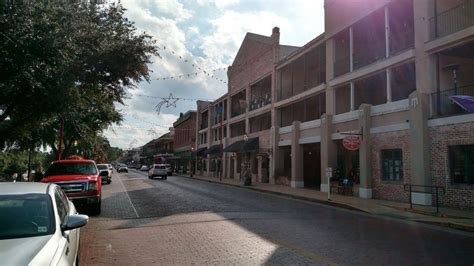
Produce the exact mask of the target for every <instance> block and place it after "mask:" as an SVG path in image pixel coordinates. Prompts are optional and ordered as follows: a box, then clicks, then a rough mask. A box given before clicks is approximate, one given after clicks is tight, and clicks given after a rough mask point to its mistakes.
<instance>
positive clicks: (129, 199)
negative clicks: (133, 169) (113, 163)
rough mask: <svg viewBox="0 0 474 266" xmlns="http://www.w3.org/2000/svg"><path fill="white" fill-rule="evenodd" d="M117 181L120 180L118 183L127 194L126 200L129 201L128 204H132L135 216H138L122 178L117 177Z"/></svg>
mask: <svg viewBox="0 0 474 266" xmlns="http://www.w3.org/2000/svg"><path fill="white" fill-rule="evenodd" d="M119 181H120V184H121V185H122V188H123V191H124V192H125V194H126V195H127V198H128V201H130V205H132V208H133V211H134V212H135V215H136V216H137V218H139V217H140V216H139V215H138V212H137V209H135V206H134V205H133V203H132V199H131V198H130V195H128V191H127V189H126V188H125V186H124V185H123V182H122V178H120V177H119Z"/></svg>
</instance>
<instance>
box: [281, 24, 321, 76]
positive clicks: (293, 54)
mask: <svg viewBox="0 0 474 266" xmlns="http://www.w3.org/2000/svg"><path fill="white" fill-rule="evenodd" d="M325 37H326V35H325V33H324V32H323V33H321V34H320V35H318V36H317V37H316V38H314V39H312V40H311V41H309V42H307V43H306V44H305V45H303V46H301V47H299V48H298V46H294V47H296V48H298V49H297V50H295V51H293V52H291V53H290V54H289V55H287V56H285V57H283V58H282V59H280V60H279V61H278V62H277V64H276V67H277V68H278V67H280V66H281V65H282V64H284V63H286V62H288V61H290V60H291V59H293V58H296V57H298V56H299V55H301V54H304V53H305V52H306V51H307V50H308V49H311V48H313V47H314V46H317V45H320V44H322V43H324V41H326V39H325Z"/></svg>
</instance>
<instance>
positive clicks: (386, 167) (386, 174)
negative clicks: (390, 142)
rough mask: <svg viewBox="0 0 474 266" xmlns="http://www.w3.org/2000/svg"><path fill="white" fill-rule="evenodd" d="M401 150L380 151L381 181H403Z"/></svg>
mask: <svg viewBox="0 0 474 266" xmlns="http://www.w3.org/2000/svg"><path fill="white" fill-rule="evenodd" d="M402 157H403V156H402V150H401V149H392V150H382V180H384V181H402V180H403V158H402Z"/></svg>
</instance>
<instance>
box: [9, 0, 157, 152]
mask: <svg viewBox="0 0 474 266" xmlns="http://www.w3.org/2000/svg"><path fill="white" fill-rule="evenodd" d="M123 13H124V9H123V8H122V7H121V6H120V5H111V6H108V7H101V8H99V7H97V6H96V5H84V4H80V3H77V2H76V3H75V1H28V0H24V1H13V2H12V4H7V6H6V8H4V9H3V12H1V13H0V40H1V41H0V66H1V68H2V71H0V147H1V146H4V147H5V146H6V147H19V148H24V147H29V146H31V145H33V146H35V147H36V146H41V145H43V146H49V147H51V148H52V149H53V152H57V143H56V142H57V141H56V140H57V136H58V128H59V119H60V117H64V119H65V134H64V136H65V140H64V142H65V146H66V147H69V148H71V147H72V144H73V143H74V142H75V141H76V140H79V141H80V142H82V143H86V142H90V146H91V147H92V146H94V145H95V144H96V143H94V142H95V140H96V139H97V138H98V136H100V134H101V132H102V131H103V130H104V129H105V128H107V126H109V125H110V124H111V123H119V122H120V121H121V120H122V114H121V113H120V112H119V111H118V110H117V109H116V106H115V105H116V104H117V103H123V99H124V97H125V95H126V91H127V89H129V88H133V86H134V85H135V84H137V83H138V82H140V81H143V80H146V81H149V71H150V70H149V68H148V64H149V63H150V62H151V57H152V56H154V55H157V48H156V46H155V44H154V41H153V40H152V39H151V37H150V36H148V35H147V34H145V33H137V30H136V28H135V26H134V25H133V23H132V22H131V21H129V20H128V19H127V18H125V17H124V16H123ZM7 117H8V118H9V119H7Z"/></svg>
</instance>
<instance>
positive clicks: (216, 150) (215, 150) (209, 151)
mask: <svg viewBox="0 0 474 266" xmlns="http://www.w3.org/2000/svg"><path fill="white" fill-rule="evenodd" d="M219 153H222V149H221V145H214V146H211V147H210V148H209V149H207V150H205V151H204V152H203V153H202V154H203V155H208V154H209V155H214V154H219Z"/></svg>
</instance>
